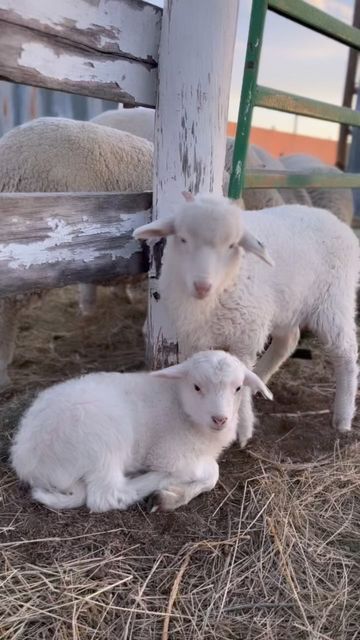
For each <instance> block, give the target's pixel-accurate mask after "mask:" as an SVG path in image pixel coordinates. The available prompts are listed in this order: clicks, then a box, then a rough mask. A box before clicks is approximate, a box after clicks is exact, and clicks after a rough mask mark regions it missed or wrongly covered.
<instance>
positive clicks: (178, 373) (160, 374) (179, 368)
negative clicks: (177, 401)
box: [150, 362, 187, 378]
mask: <svg viewBox="0 0 360 640" xmlns="http://www.w3.org/2000/svg"><path fill="white" fill-rule="evenodd" d="M186 373H187V367H186V366H185V363H183V362H182V363H181V364H174V365H173V366H172V367H166V369H159V371H152V372H151V373H150V375H151V376H156V377H157V378H183V377H184V376H185V375H186Z"/></svg>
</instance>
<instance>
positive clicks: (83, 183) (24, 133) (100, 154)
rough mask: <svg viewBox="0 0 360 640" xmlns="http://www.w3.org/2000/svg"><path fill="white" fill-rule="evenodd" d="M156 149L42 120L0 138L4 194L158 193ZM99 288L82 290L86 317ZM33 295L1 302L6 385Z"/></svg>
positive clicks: (2, 380)
mask: <svg viewBox="0 0 360 640" xmlns="http://www.w3.org/2000/svg"><path fill="white" fill-rule="evenodd" d="M152 167H153V145H152V143H151V142H148V141H147V140H145V139H143V138H139V137H136V136H133V135H131V134H129V133H126V132H124V131H116V130H112V129H107V128H106V127H102V126H100V125H96V124H92V123H90V122H79V121H76V120H70V119H67V118H38V119H36V120H32V121H31V122H29V123H27V124H25V125H22V126H20V127H16V128H15V129H12V130H11V131H9V132H8V133H7V134H6V135H5V136H3V138H1V139H0V192H5V191H10V192H12V191H25V192H31V191H37V192H44V191H57V192H61V191H120V192H141V191H149V190H151V189H152ZM95 296H96V286H95V285H92V284H90V285H83V286H81V287H80V304H81V307H82V310H83V312H87V311H89V310H91V309H92V308H93V307H94V304H95ZM28 302H29V296H21V297H15V298H8V299H5V300H2V301H1V302H0V386H3V385H6V384H7V383H8V382H9V378H8V373H7V367H8V365H9V364H10V363H11V361H12V358H13V352H14V344H15V337H16V317H17V314H18V311H19V309H20V308H21V307H22V306H24V305H26V304H28Z"/></svg>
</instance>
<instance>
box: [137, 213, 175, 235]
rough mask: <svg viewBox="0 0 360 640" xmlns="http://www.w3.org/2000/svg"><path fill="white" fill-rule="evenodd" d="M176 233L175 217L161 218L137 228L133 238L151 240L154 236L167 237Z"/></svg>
mask: <svg viewBox="0 0 360 640" xmlns="http://www.w3.org/2000/svg"><path fill="white" fill-rule="evenodd" d="M174 233H175V219H174V218H159V220H154V222H150V223H149V224H144V225H143V226H142V227H138V228H137V229H135V231H134V233H133V238H135V239H136V240H151V239H152V238H165V237H166V236H171V235H173V234H174Z"/></svg>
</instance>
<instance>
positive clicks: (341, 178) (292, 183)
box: [245, 170, 360, 189]
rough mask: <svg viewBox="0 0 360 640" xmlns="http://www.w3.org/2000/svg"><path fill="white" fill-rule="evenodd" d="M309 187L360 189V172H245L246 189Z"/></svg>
mask: <svg viewBox="0 0 360 640" xmlns="http://www.w3.org/2000/svg"><path fill="white" fill-rule="evenodd" d="M307 187H320V188H324V189H359V188H360V174H357V173H346V174H343V175H341V174H340V175H334V174H333V173H331V174H324V173H321V174H317V173H316V171H315V170H314V171H313V172H311V173H303V174H299V173H293V172H286V171H280V172H279V171H249V172H248V173H246V174H245V189H306V188H307Z"/></svg>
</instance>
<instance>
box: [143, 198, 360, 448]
mask: <svg viewBox="0 0 360 640" xmlns="http://www.w3.org/2000/svg"><path fill="white" fill-rule="evenodd" d="M184 196H185V198H186V200H187V202H186V203H185V204H184V205H183V206H182V207H181V209H180V210H179V212H178V213H177V214H176V215H174V216H173V217H171V218H167V219H166V218H165V219H159V220H156V221H154V222H152V223H150V224H148V225H144V226H143V227H140V228H139V229H137V230H136V231H135V232H134V236H135V237H136V238H139V239H140V238H141V239H150V238H156V237H167V243H166V247H165V251H164V257H163V267H162V272H161V276H160V282H159V285H160V295H161V297H162V300H163V302H164V304H165V305H166V306H167V308H168V312H169V314H170V317H171V319H172V321H173V323H174V325H175V327H176V330H177V335H178V338H179V344H180V351H181V352H182V353H183V354H184V355H185V356H188V355H191V353H193V352H195V351H198V350H199V349H209V348H212V347H213V348H223V349H228V350H229V351H230V352H231V353H233V354H234V355H236V356H237V357H239V358H240V359H241V360H243V362H244V363H245V365H246V366H248V367H252V366H253V365H254V364H255V363H256V359H257V354H258V353H261V352H262V351H263V349H264V346H265V344H266V341H267V338H268V336H269V335H271V336H272V342H271V345H270V347H269V348H268V349H267V351H266V352H265V353H264V355H263V356H262V357H261V358H260V360H259V361H258V363H257V365H256V368H255V371H256V372H257V373H258V375H260V377H261V378H262V379H263V381H264V382H267V381H268V380H269V379H270V377H271V376H272V374H273V373H275V371H276V370H277V369H278V368H279V366H280V365H281V363H282V362H284V361H285V360H286V359H287V358H288V357H289V356H290V355H291V353H292V352H293V351H294V350H295V348H296V346H297V343H298V339H299V336H300V330H301V329H302V328H303V327H306V328H308V329H309V330H310V331H312V332H313V333H314V334H315V335H316V336H317V337H318V338H319V341H320V343H321V344H322V345H323V347H324V348H325V349H326V350H327V353H328V355H329V357H330V359H331V361H332V365H333V368H334V371H335V376H336V395H335V405H334V414H333V424H334V426H335V427H336V428H337V429H338V430H339V431H349V430H350V428H351V422H352V418H353V415H354V411H355V396H356V390H357V371H358V369H357V340H356V326H355V295H356V289H357V283H358V276H359V243H358V240H357V238H356V236H355V234H354V233H353V231H352V230H351V229H349V227H348V226H346V225H345V224H344V223H343V222H341V221H339V220H338V219H337V218H336V217H335V216H334V215H332V214H331V213H330V212H328V211H324V210H322V209H315V208H310V207H304V206H301V205H284V206H281V207H273V208H270V209H264V210H262V211H241V210H240V209H239V208H238V207H236V206H235V204H234V203H232V202H231V201H230V200H228V199H227V198H223V197H220V196H214V195H201V194H200V195H197V196H195V198H194V197H193V196H192V195H191V194H189V193H185V194H184ZM264 245H266V247H267V249H268V251H269V254H270V257H269V254H268V253H267V251H266V249H265V246H264ZM271 259H273V260H274V261H275V266H269V264H266V263H270V264H272V260H271ZM240 424H241V433H240V434H239V440H240V444H241V446H244V445H245V444H246V442H247V440H248V439H249V438H250V437H251V435H252V433H253V426H254V415H253V410H252V405H251V398H250V396H249V394H248V393H247V392H246V390H243V391H242V400H241V405H240Z"/></svg>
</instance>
